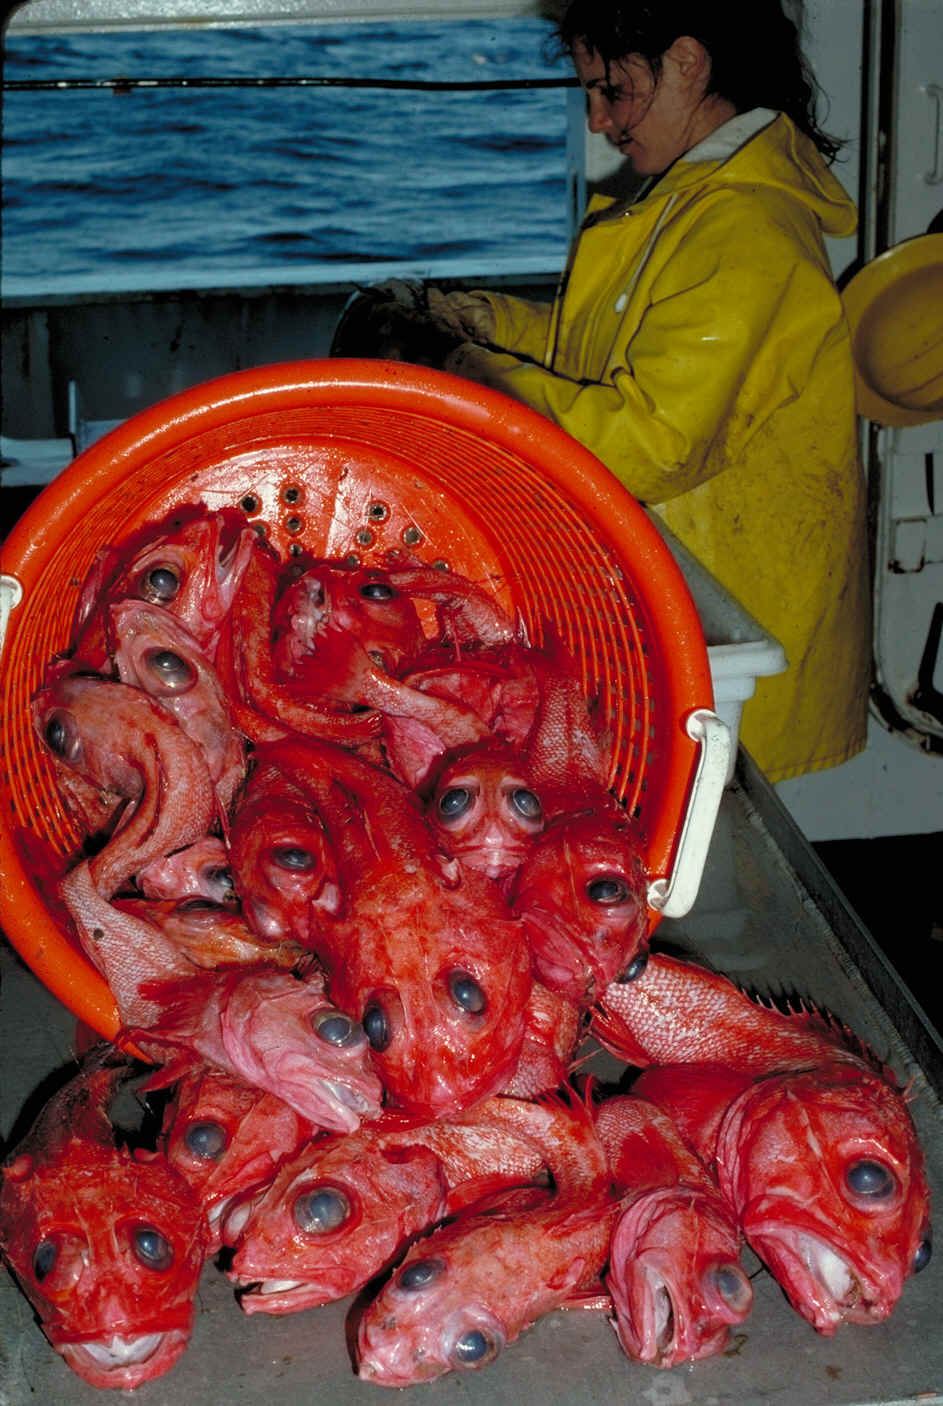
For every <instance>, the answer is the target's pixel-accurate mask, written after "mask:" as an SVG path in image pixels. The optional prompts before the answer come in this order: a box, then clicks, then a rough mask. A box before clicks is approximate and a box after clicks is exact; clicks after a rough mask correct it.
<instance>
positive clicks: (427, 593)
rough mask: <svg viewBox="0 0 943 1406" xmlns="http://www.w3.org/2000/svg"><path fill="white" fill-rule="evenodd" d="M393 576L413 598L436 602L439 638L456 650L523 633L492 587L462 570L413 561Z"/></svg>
mask: <svg viewBox="0 0 943 1406" xmlns="http://www.w3.org/2000/svg"><path fill="white" fill-rule="evenodd" d="M390 580H391V582H392V584H393V585H394V586H395V587H396V589H398V590H400V591H403V592H404V593H405V594H406V595H408V596H409V597H410V598H411V599H414V598H415V597H417V596H418V597H419V598H420V599H423V600H431V601H434V602H435V613H436V622H437V624H438V628H439V642H440V643H442V644H448V645H451V646H452V647H453V649H454V650H455V651H456V653H458V652H460V651H461V650H462V649H465V648H468V647H469V646H471V647H474V648H481V647H482V646H484V647H491V646H494V645H500V644H505V643H507V642H509V641H512V640H516V639H518V638H519V637H520V635H521V634H522V628H521V626H520V624H519V622H518V623H516V622H515V621H513V620H511V619H510V617H509V616H508V614H507V612H506V611H504V610H502V608H501V606H500V605H499V604H498V602H497V600H496V599H495V597H494V596H493V595H492V594H491V593H490V591H486V590H485V589H484V587H482V586H479V585H478V584H477V583H476V582H474V581H470V580H469V579H468V577H467V576H462V575H460V574H459V573H458V572H455V571H448V570H441V569H440V568H439V567H435V566H421V565H418V564H416V563H413V564H411V565H409V566H402V567H396V568H394V569H392V570H391V572H390Z"/></svg>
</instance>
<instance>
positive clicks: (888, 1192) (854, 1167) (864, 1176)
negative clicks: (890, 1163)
mask: <svg viewBox="0 0 943 1406" xmlns="http://www.w3.org/2000/svg"><path fill="white" fill-rule="evenodd" d="M845 1182H846V1184H847V1186H848V1189H849V1190H850V1191H853V1192H854V1194H855V1195H856V1196H866V1197H867V1198H868V1199H869V1200H873V1201H886V1200H887V1198H888V1197H889V1196H893V1194H894V1192H895V1191H896V1190H897V1178H896V1177H895V1176H894V1173H893V1172H892V1171H891V1169H890V1167H885V1165H884V1163H883V1162H872V1161H870V1160H869V1159H867V1158H864V1159H863V1160H862V1161H860V1162H853V1163H852V1164H851V1166H850V1167H849V1168H848V1170H847V1171H846V1172H845Z"/></svg>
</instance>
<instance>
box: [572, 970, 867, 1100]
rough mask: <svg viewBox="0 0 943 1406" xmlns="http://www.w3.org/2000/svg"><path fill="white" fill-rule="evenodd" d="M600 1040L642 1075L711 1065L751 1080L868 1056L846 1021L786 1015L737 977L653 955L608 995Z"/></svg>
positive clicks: (803, 1012)
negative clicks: (664, 1067)
mask: <svg viewBox="0 0 943 1406" xmlns="http://www.w3.org/2000/svg"><path fill="white" fill-rule="evenodd" d="M592 1033H593V1034H594V1035H595V1036H596V1038H597V1039H598V1040H599V1041H600V1043H602V1044H603V1045H605V1047H606V1048H607V1049H608V1050H611V1052H612V1053H613V1054H614V1055H616V1056H617V1057H618V1058H619V1059H622V1060H624V1061H625V1062H626V1063H627V1064H634V1065H636V1066H637V1067H638V1068H640V1069H644V1068H646V1067H647V1066H648V1065H650V1064H696V1063H700V1062H702V1061H709V1062H716V1063H718V1064H723V1065H725V1066H726V1067H727V1068H728V1069H732V1070H736V1071H738V1072H742V1073H745V1074H771V1073H774V1072H775V1071H776V1070H782V1069H797V1068H800V1067H801V1066H803V1065H809V1064H818V1063H820V1062H821V1061H822V1060H825V1059H834V1058H841V1057H848V1058H851V1059H859V1058H861V1057H862V1055H863V1054H864V1055H866V1053H867V1052H866V1051H865V1049H864V1046H863V1045H862V1044H861V1042H860V1041H859V1040H857V1039H856V1038H855V1036H854V1035H852V1034H851V1032H849V1031H848V1030H846V1029H845V1028H844V1027H843V1026H842V1025H841V1024H840V1023H839V1022H837V1021H835V1020H832V1019H830V1018H829V1017H828V1016H826V1015H824V1014H822V1013H820V1012H819V1011H816V1010H814V1009H812V1008H811V1007H806V1006H805V1005H800V1006H798V1008H797V1009H795V1010H791V1011H788V1012H783V1011H779V1010H777V1009H775V1008H774V1007H772V1006H768V1005H764V1004H763V1003H762V1002H761V1001H760V1000H759V999H758V998H754V997H751V996H749V995H747V993H746V992H744V991H741V990H740V989H739V988H738V987H737V986H735V985H734V983H733V982H732V981H731V980H730V978H729V977H727V976H722V975H720V974H719V973H717V972H711V971H708V969H707V968H706V967H703V966H700V965H699V964H698V963H696V962H690V961H683V960H681V959H679V958H677V957H668V956H666V955H664V954H663V953H651V954H650V956H649V957H648V961H647V964H645V965H640V966H638V967H636V968H635V970H634V971H633V972H632V973H631V979H630V980H626V981H622V982H615V983H613V985H611V986H610V987H609V988H608V989H607V990H606V991H605V992H604V994H603V995H602V998H601V1000H600V1003H599V1006H598V1007H597V1009H596V1011H595V1013H594V1017H593V1025H592Z"/></svg>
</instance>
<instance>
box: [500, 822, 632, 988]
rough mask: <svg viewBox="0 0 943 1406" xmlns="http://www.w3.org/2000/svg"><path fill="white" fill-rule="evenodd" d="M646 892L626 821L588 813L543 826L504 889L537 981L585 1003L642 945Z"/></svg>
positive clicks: (621, 968) (627, 965) (608, 981)
mask: <svg viewBox="0 0 943 1406" xmlns="http://www.w3.org/2000/svg"><path fill="white" fill-rule="evenodd" d="M646 891H647V879H646V874H645V867H644V865H643V863H642V859H641V856H640V854H639V849H638V844H637V841H636V838H635V836H634V834H633V833H632V831H631V829H630V827H629V826H628V824H626V823H613V821H612V820H611V818H610V817H609V816H608V815H604V816H603V817H600V816H599V815H598V814H596V813H587V814H582V815H576V816H572V817H562V818H560V819H557V820H556V821H555V822H554V823H553V824H551V825H548V827H547V829H546V830H545V831H544V832H543V834H542V835H541V836H539V838H537V839H536V840H535V841H534V843H533V844H532V846H531V849H530V852H529V854H528V855H527V856H526V857H525V859H524V860H523V862H522V864H521V866H520V868H519V869H518V871H517V874H516V876H515V877H514V879H513V880H512V881H511V884H510V887H509V900H510V904H511V909H512V911H513V912H514V913H515V914H517V915H518V916H519V917H520V919H521V921H522V922H523V924H524V928H525V930H526V932H527V939H528V942H529V944H530V949H531V954H532V957H533V962H534V972H535V974H536V976H537V978H538V980H540V981H541V982H543V984H544V985H545V986H547V987H548V988H549V989H550V990H552V991H558V992H560V993H561V994H562V995H565V996H567V997H569V998H570V999H571V1000H573V1001H576V1002H577V1003H578V1004H581V1005H583V1006H589V1005H591V1004H592V1003H593V1001H595V1000H596V999H598V997H599V996H600V995H601V994H602V992H604V991H606V989H607V987H610V984H611V983H612V982H613V981H615V979H616V977H617V976H618V975H619V974H620V973H622V972H624V971H625V970H626V968H627V967H630V966H631V964H632V963H633V962H634V961H635V960H636V958H637V957H638V956H639V954H640V953H641V952H642V951H643V949H644V945H645V942H646V939H647V937H648V911H647V907H646V902H645V896H646Z"/></svg>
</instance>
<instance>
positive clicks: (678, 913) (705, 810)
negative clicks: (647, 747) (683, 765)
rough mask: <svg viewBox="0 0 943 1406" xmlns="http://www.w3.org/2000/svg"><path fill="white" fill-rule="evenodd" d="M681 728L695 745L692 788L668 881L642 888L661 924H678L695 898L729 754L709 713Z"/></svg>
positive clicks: (726, 733)
mask: <svg viewBox="0 0 943 1406" xmlns="http://www.w3.org/2000/svg"><path fill="white" fill-rule="evenodd" d="M684 726H685V731H686V732H687V734H688V736H689V737H690V738H692V739H693V740H694V741H695V742H698V743H700V754H699V756H698V759H697V771H696V772H695V774H694V785H693V786H692V787H691V796H690V799H689V800H688V808H687V811H686V812H685V816H684V823H683V825H682V827H681V838H680V840H679V841H678V850H677V854H676V855H675V863H674V868H673V870H672V872H671V875H670V877H669V878H667V879H665V878H661V879H653V880H652V881H651V883H650V884H649V886H648V903H649V906H650V907H651V908H655V909H657V910H658V911H659V912H660V913H661V914H662V916H663V917H665V918H683V917H684V915H685V913H688V912H690V910H691V908H692V906H693V904H694V900H695V899H696V898H697V891H698V889H699V888H700V886H701V876H702V874H703V873H704V865H705V863H706V861H707V851H708V849H709V848H710V842H711V836H712V835H713V833H714V825H715V822H716V820H717V812H718V810H719V808H720V801H721V797H722V796H723V794H724V787H725V786H726V784H727V776H728V774H729V771H730V761H731V753H732V737H731V732H730V728H729V727H728V726H727V724H726V723H725V722H724V721H723V720H722V719H721V718H719V717H718V716H717V714H716V713H712V712H711V711H710V709H709V708H696V709H695V711H694V712H693V713H690V714H689V715H688V717H687V718H686V719H685V724H684Z"/></svg>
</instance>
